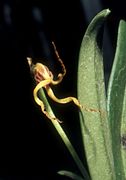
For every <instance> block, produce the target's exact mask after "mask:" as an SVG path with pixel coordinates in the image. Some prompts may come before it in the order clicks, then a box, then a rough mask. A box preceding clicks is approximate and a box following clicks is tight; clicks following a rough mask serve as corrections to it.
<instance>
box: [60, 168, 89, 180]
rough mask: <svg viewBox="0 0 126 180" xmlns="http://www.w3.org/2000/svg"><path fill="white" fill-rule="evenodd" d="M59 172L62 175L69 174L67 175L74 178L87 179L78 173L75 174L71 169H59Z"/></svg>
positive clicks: (76, 179)
mask: <svg viewBox="0 0 126 180" xmlns="http://www.w3.org/2000/svg"><path fill="white" fill-rule="evenodd" d="M58 174H59V175H62V176H67V177H69V178H71V179H74V180H87V179H85V178H84V179H83V178H82V177H80V176H78V175H77V174H75V173H73V172H71V171H66V170H61V171H58Z"/></svg>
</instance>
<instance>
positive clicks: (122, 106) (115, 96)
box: [107, 20, 126, 180]
mask: <svg viewBox="0 0 126 180" xmlns="http://www.w3.org/2000/svg"><path fill="white" fill-rule="evenodd" d="M125 89H126V22H125V21H123V20H121V21H120V24H119V30H118V38H117V47H116V53H115V58H114V63H113V67H112V72H111V76H110V80H109V86H108V102H107V107H108V113H109V120H110V126H111V132H112V146H113V154H114V162H115V171H116V176H117V179H118V180H120V179H121V180H123V179H126V144H125V145H124V141H125V143H126V92H125Z"/></svg>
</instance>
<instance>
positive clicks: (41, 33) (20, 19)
mask: <svg viewBox="0 0 126 180" xmlns="http://www.w3.org/2000/svg"><path fill="white" fill-rule="evenodd" d="M94 2H95V1H94ZM123 7H124V9H123ZM91 8H92V9H93V10H94V13H95V14H96V13H97V12H99V11H100V10H102V9H105V8H110V10H111V11H112V12H111V14H110V16H109V18H108V20H107V23H106V26H107V28H108V38H109V41H110V44H109V46H110V47H111V51H109V50H108V51H107V50H106V51H105V53H104V54H105V55H104V56H105V59H104V63H105V75H106V77H107V76H108V74H109V73H110V69H111V65H112V61H113V56H114V51H115V46H116V37H117V28H118V22H119V20H120V19H121V18H123V19H125V18H126V13H125V6H124V3H123V1H122V2H121V1H119V2H118V1H116V2H115V1H114V0H113V1H112V0H111V1H105V0H104V1H102V3H101V6H100V7H97V6H96V7H95V6H93V7H91ZM86 13H87V12H86V11H85V9H84V7H83V5H82V1H81V0H80V1H79V0H74V1H73V0H69V1H63V0H60V1H56V0H43V1H40V0H36V1H29V2H28V1H21V0H17V1H16V0H15V1H9V0H8V1H7V0H6V1H5V0H3V1H0V65H1V66H0V82H1V86H0V87H1V88H0V89H1V100H0V103H1V106H0V107H1V111H0V112H1V117H0V128H1V131H0V132H1V135H0V139H1V144H0V149H1V152H0V167H1V168H0V175H1V178H2V179H45V180H46V179H68V178H66V177H65V178H64V177H60V176H58V175H57V174H56V172H57V171H58V170H61V169H67V170H71V171H73V172H77V173H78V169H77V167H76V165H75V164H74V161H73V159H72V158H71V157H70V155H69V152H67V150H66V148H65V146H64V144H63V143H62V141H61V140H60V138H59V136H58V135H57V132H56V131H55V129H54V128H53V126H52V124H51V122H50V121H49V120H48V119H47V118H45V117H44V116H43V115H42V113H41V111H40V109H39V108H38V106H37V105H36V104H35V103H34V101H33V96H32V91H33V88H34V85H33V82H32V78H31V75H30V72H29V67H28V64H27V60H26V57H27V56H31V57H33V58H34V62H37V61H38V59H39V60H40V62H44V63H45V64H46V65H48V66H49V67H50V68H51V70H52V71H53V72H54V75H55V77H56V75H57V73H58V72H60V71H61V68H60V67H59V64H58V62H57V60H56V58H55V55H54V51H53V47H52V45H51V41H52V40H53V41H54V42H55V44H56V46H57V49H58V52H59V54H60V56H61V58H62V59H63V61H64V64H65V65H66V69H67V75H66V77H64V81H63V82H62V83H61V85H59V86H57V87H55V88H54V90H55V93H56V94H57V96H59V97H65V96H76V75H77V74H76V70H77V60H78V53H79V48H80V43H81V40H82V37H83V34H84V32H85V30H86V28H87V25H88V24H89V22H88V20H87V18H86V17H87V16H86V15H87V14H86ZM88 13H89V15H90V16H89V19H92V18H93V14H92V13H93V12H88ZM105 47H106V48H105V49H107V47H108V44H106V45H105ZM51 103H52V102H51ZM53 106H54V110H55V112H56V114H57V116H58V117H62V120H63V121H64V123H63V125H62V126H63V127H64V128H65V129H66V132H67V133H68V135H69V137H70V139H71V141H72V143H73V144H74V146H75V148H76V150H77V152H78V153H79V155H80V157H81V158H83V159H84V161H85V157H83V155H82V154H83V150H82V147H81V146H82V145H81V136H80V129H79V123H78V121H77V120H78V113H77V108H76V107H75V106H74V105H73V104H72V103H71V104H69V105H65V106H63V105H57V104H56V103H53ZM85 166H86V161H85Z"/></svg>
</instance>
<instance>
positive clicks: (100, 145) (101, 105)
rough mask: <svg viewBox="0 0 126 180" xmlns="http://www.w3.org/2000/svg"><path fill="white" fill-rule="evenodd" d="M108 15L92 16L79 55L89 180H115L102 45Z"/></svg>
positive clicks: (80, 94)
mask: <svg viewBox="0 0 126 180" xmlns="http://www.w3.org/2000/svg"><path fill="white" fill-rule="evenodd" d="M109 13H110V11H109V10H108V9H105V10H103V11H101V12H100V13H98V14H97V15H96V16H95V17H94V19H93V20H92V22H91V23H90V25H89V26H88V28H87V31H86V33H85V35H84V37H83V40H82V44H81V48H80V55H79V66H78V98H79V100H80V103H81V104H82V105H83V106H84V107H86V109H88V111H86V110H85V109H84V108H83V109H82V113H80V123H81V131H82V139H83V144H84V148H85V152H86V157H87V163H88V167H89V171H90V175H91V178H92V180H101V179H102V180H113V179H115V174H114V170H113V155H112V148H111V135H110V129H109V123H108V116H107V111H106V95H105V83H104V72H103V55H102V45H101V44H102V41H101V40H102V38H101V32H102V30H103V28H102V27H103V26H102V25H103V23H104V21H105V20H106V18H107V16H108V15H109Z"/></svg>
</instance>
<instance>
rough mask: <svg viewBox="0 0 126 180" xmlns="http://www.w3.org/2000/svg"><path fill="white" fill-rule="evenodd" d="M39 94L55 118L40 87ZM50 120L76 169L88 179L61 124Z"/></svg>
mask: <svg viewBox="0 0 126 180" xmlns="http://www.w3.org/2000/svg"><path fill="white" fill-rule="evenodd" d="M39 96H40V98H41V99H43V100H44V104H45V106H46V109H47V111H48V113H49V114H50V115H51V116H52V117H54V118H55V115H54V113H53V110H52V108H51V106H50V104H49V102H48V100H47V98H46V96H45V93H44V91H43V89H40V91H39ZM51 122H52V124H53V125H54V127H55V129H56V130H57V132H58V134H59V135H60V137H61V139H62V141H63V142H64V144H65V145H66V147H67V149H68V151H69V153H70V154H71V156H72V158H73V159H74V161H75V163H76V165H77V166H78V169H79V170H80V172H81V174H82V175H83V177H84V178H86V180H89V179H90V178H89V175H88V173H87V171H86V169H85V168H84V165H83V163H82V161H81V160H80V158H79V156H78V154H77V153H76V151H75V149H74V147H73V145H72V144H71V142H70V140H69V138H68V137H67V135H66V133H65V132H64V130H63V128H62V127H61V125H60V124H59V122H58V121H56V120H52V121H51Z"/></svg>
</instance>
